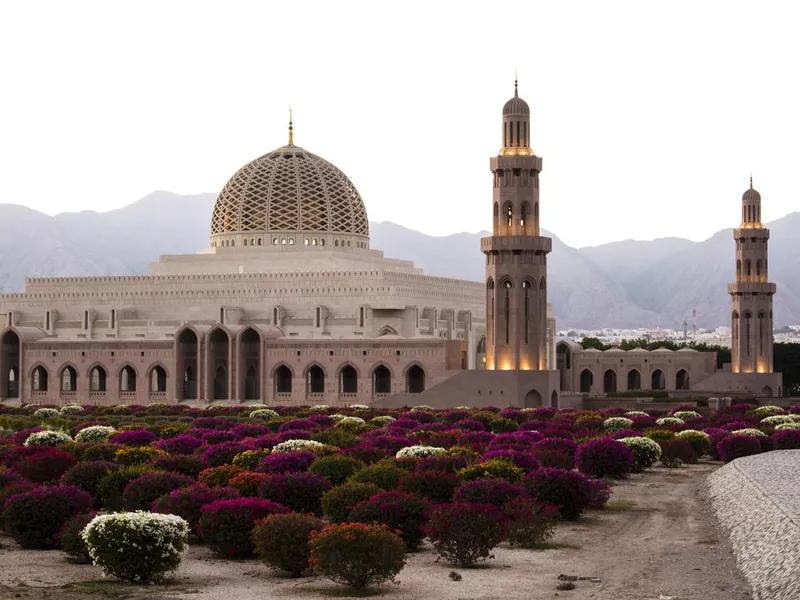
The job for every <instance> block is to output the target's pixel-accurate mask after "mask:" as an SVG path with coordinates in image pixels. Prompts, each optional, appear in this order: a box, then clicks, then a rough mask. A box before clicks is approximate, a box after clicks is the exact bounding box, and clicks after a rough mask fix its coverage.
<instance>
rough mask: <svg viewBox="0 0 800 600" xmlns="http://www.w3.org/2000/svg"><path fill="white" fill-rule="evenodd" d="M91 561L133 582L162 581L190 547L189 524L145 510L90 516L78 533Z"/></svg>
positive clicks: (106, 571) (116, 575)
mask: <svg viewBox="0 0 800 600" xmlns="http://www.w3.org/2000/svg"><path fill="white" fill-rule="evenodd" d="M81 537H83V541H84V542H86V547H87V548H88V550H89V556H91V557H92V562H94V564H95V565H96V566H98V567H101V568H102V569H103V571H104V572H105V574H106V575H111V576H113V577H119V578H120V579H122V580H124V581H130V582H132V583H147V582H152V581H161V580H163V579H164V576H165V575H166V574H167V573H170V572H172V571H174V570H175V569H177V568H178V566H179V565H180V564H181V559H182V558H183V555H184V553H185V552H186V550H187V548H188V547H189V524H188V523H187V522H186V521H185V520H184V519H182V518H181V517H178V516H176V515H162V514H157V513H149V512H144V511H141V510H140V511H137V512H128V513H112V514H110V515H100V516H97V517H95V518H94V519H92V520H91V521H90V522H89V524H88V525H87V526H86V527H85V528H84V530H83V532H82V533H81Z"/></svg>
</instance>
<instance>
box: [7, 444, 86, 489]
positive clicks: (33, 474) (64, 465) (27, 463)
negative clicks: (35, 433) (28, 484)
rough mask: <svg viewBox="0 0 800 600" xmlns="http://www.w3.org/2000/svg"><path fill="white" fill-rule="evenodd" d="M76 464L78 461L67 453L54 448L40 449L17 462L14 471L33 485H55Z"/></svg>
mask: <svg viewBox="0 0 800 600" xmlns="http://www.w3.org/2000/svg"><path fill="white" fill-rule="evenodd" d="M76 464H78V459H77V458H75V457H74V456H72V454H70V453H68V452H64V451H63V450H58V449H56V448H41V451H40V452H37V453H36V454H34V455H33V456H30V457H28V458H27V459H25V460H20V461H18V462H17V463H16V464H15V465H14V469H15V470H16V471H17V472H18V473H19V474H20V475H22V476H23V477H24V478H25V479H28V480H29V481H33V482H34V483H55V482H56V481H58V480H59V478H60V477H61V476H62V475H64V473H66V472H67V471H68V470H69V469H70V468H72V467H74V466H75V465H76Z"/></svg>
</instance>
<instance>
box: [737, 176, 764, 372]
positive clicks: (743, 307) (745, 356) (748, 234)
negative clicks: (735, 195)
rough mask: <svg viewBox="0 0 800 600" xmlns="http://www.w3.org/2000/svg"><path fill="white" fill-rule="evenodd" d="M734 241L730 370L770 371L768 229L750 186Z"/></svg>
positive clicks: (759, 200) (757, 197) (755, 194)
mask: <svg viewBox="0 0 800 600" xmlns="http://www.w3.org/2000/svg"><path fill="white" fill-rule="evenodd" d="M733 237H734V239H735V240H736V283H732V284H729V285H728V293H729V294H730V296H731V304H732V313H731V363H732V366H731V368H732V370H733V372H734V373H772V372H773V363H772V296H773V295H774V294H775V284H774V283H769V281H768V274H769V271H768V265H769V263H768V258H769V252H768V241H769V229H767V228H765V227H764V225H763V224H762V223H761V194H759V193H758V192H757V191H756V190H754V189H753V178H752V177H751V178H750V189H748V190H747V191H746V192H745V193H744V195H743V196H742V224H741V225H739V228H738V229H736V230H735V231H734V232H733Z"/></svg>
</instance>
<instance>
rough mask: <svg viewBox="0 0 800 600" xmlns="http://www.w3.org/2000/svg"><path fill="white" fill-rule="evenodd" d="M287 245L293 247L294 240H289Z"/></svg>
mask: <svg viewBox="0 0 800 600" xmlns="http://www.w3.org/2000/svg"><path fill="white" fill-rule="evenodd" d="M289 245H290V246H294V238H289Z"/></svg>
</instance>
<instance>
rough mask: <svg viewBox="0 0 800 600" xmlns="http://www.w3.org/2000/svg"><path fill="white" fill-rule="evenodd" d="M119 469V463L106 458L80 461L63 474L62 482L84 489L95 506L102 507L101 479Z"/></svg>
mask: <svg viewBox="0 0 800 600" xmlns="http://www.w3.org/2000/svg"><path fill="white" fill-rule="evenodd" d="M117 469H119V466H118V465H116V464H115V463H112V462H108V461H105V460H93V461H88V462H80V463H78V464H76V465H74V466H72V467H70V468H69V470H68V471H67V472H66V473H64V474H63V475H62V476H61V484H62V485H72V486H75V487H76V488H78V489H81V490H83V491H84V492H86V493H87V494H89V495H90V496H91V497H92V498H93V499H94V507H95V508H100V506H101V503H100V496H99V494H98V487H99V485H100V481H101V480H102V479H103V477H105V476H106V475H108V474H109V473H111V471H116V470H117Z"/></svg>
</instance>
